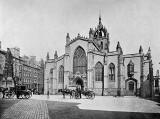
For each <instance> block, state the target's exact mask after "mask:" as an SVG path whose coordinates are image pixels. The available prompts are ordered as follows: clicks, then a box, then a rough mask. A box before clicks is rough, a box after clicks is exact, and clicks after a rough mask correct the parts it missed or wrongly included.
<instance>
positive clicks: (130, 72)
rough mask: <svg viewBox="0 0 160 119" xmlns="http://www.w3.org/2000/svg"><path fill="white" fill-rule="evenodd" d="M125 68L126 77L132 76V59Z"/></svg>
mask: <svg viewBox="0 0 160 119" xmlns="http://www.w3.org/2000/svg"><path fill="white" fill-rule="evenodd" d="M127 70H128V77H132V76H133V75H134V63H133V62H132V60H131V61H130V62H129V64H128V66H127Z"/></svg>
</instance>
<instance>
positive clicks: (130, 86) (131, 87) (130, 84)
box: [128, 81, 134, 91]
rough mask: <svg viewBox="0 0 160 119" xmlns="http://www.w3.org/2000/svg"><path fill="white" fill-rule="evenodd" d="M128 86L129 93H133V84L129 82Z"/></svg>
mask: <svg viewBox="0 0 160 119" xmlns="http://www.w3.org/2000/svg"><path fill="white" fill-rule="evenodd" d="M128 85H129V86H128V88H129V91H134V82H132V81H130V82H129V84H128Z"/></svg>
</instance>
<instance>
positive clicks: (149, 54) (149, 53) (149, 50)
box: [147, 47, 151, 59]
mask: <svg viewBox="0 0 160 119" xmlns="http://www.w3.org/2000/svg"><path fill="white" fill-rule="evenodd" d="M147 56H148V59H151V48H150V47H149V48H148V52H147Z"/></svg>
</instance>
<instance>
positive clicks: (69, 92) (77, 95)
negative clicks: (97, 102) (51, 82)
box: [58, 89, 95, 99]
mask: <svg viewBox="0 0 160 119" xmlns="http://www.w3.org/2000/svg"><path fill="white" fill-rule="evenodd" d="M58 92H59V93H60V92H61V93H62V94H63V97H65V95H70V98H75V99H79V98H81V94H82V95H84V96H86V98H87V99H94V98H95V93H94V92H93V91H91V90H77V89H59V90H58Z"/></svg>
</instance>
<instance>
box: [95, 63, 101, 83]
mask: <svg viewBox="0 0 160 119" xmlns="http://www.w3.org/2000/svg"><path fill="white" fill-rule="evenodd" d="M102 78H103V65H102V64H101V63H100V62H97V63H96V65H95V80H96V81H102Z"/></svg>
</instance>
